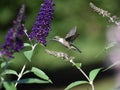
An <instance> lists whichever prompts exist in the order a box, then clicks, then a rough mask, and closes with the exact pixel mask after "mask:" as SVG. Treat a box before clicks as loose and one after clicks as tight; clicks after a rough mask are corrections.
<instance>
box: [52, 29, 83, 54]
mask: <svg viewBox="0 0 120 90" xmlns="http://www.w3.org/2000/svg"><path fill="white" fill-rule="evenodd" d="M78 36H79V34H77V33H76V27H74V28H72V29H71V30H70V31H69V32H68V34H67V35H66V36H65V38H62V37H60V36H55V37H54V38H53V39H52V40H54V41H57V42H59V43H61V44H62V45H64V46H65V47H66V48H68V49H73V50H77V51H79V52H80V53H81V50H79V49H78V48H77V47H76V46H75V45H74V44H73V41H74V40H75V39H76V38H77V37H78Z"/></svg>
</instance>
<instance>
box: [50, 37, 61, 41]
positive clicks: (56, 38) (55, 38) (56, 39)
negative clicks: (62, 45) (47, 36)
mask: <svg viewBox="0 0 120 90" xmlns="http://www.w3.org/2000/svg"><path fill="white" fill-rule="evenodd" d="M59 39H60V37H59V36H55V37H54V38H53V39H52V40H55V41H58V40H59Z"/></svg>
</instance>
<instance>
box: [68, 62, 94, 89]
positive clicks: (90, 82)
mask: <svg viewBox="0 0 120 90" xmlns="http://www.w3.org/2000/svg"><path fill="white" fill-rule="evenodd" d="M70 62H71V63H72V64H73V65H74V66H75V67H76V68H77V69H78V70H79V71H80V72H81V73H82V74H83V75H84V76H85V77H86V79H87V80H88V82H89V84H90V85H91V88H92V90H95V88H94V85H93V82H92V81H91V80H90V79H89V77H88V76H87V74H86V73H85V72H84V71H83V70H82V69H81V68H80V67H78V66H76V64H75V62H73V60H70Z"/></svg>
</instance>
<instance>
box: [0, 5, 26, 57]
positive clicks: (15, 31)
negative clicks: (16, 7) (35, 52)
mask: <svg viewBox="0 0 120 90" xmlns="http://www.w3.org/2000/svg"><path fill="white" fill-rule="evenodd" d="M24 11H25V6H24V5H22V7H21V9H20V11H19V13H18V16H17V18H16V20H15V21H14V22H13V24H14V25H13V27H12V28H11V29H10V30H9V31H8V34H7V36H6V40H5V42H4V44H3V45H2V46H1V48H2V50H1V52H0V56H6V57H8V58H13V53H15V52H19V51H20V50H21V49H23V47H24V45H23V42H22V40H21V37H23V35H25V33H24V20H25V18H24Z"/></svg>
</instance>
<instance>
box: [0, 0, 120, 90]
mask: <svg viewBox="0 0 120 90" xmlns="http://www.w3.org/2000/svg"><path fill="white" fill-rule="evenodd" d="M54 2H55V14H54V19H53V21H52V26H51V31H50V33H49V36H48V37H47V41H48V43H47V46H46V47H42V46H40V45H38V46H37V47H36V49H35V52H34V56H33V57H32V62H30V63H29V65H28V68H29V67H30V66H36V67H39V68H41V69H42V70H46V71H49V72H54V71H57V70H60V69H64V68H67V67H71V64H70V63H69V62H66V61H64V60H61V59H60V58H56V57H54V56H50V55H48V54H46V53H45V51H44V50H45V49H46V48H47V49H50V50H55V51H62V52H66V53H68V54H69V55H71V56H75V57H76V59H75V61H76V62H81V63H83V66H84V65H91V64H95V63H98V62H104V61H105V56H106V52H103V49H104V48H105V46H106V38H105V33H106V28H107V27H109V26H110V25H111V23H109V22H108V19H107V18H103V17H102V16H100V15H98V14H97V13H96V12H94V11H93V10H92V9H91V8H90V7H89V3H90V2H93V3H94V4H95V5H96V6H98V7H101V8H103V9H105V10H108V11H109V12H111V13H112V15H116V16H119V14H120V11H119V4H120V0H54ZM22 3H25V4H26V23H25V26H26V28H27V29H28V31H29V32H30V31H31V28H32V26H33V24H34V22H35V18H36V16H37V14H38V12H39V10H40V7H41V4H42V3H43V0H0V45H2V43H3V42H4V40H5V35H6V34H7V32H8V30H9V28H10V27H12V22H13V20H14V19H15V18H16V15H17V12H18V10H19V7H20V5H21V4H22ZM74 26H77V32H78V33H79V34H80V36H79V38H77V39H76V41H75V42H74V43H75V45H76V46H78V47H79V48H80V50H81V51H82V53H81V54H80V53H78V52H76V51H71V50H70V51H69V50H67V49H66V48H65V47H63V46H62V45H61V44H59V43H57V42H55V41H50V39H52V38H53V37H54V36H55V35H59V36H61V37H65V35H66V34H67V32H68V31H69V30H70V29H71V28H72V27H74ZM25 41H26V39H25ZM25 59H26V58H25V57H24V55H23V53H16V54H15V59H14V62H13V63H12V65H11V68H14V69H16V70H19V69H21V67H22V65H23V63H24V61H25ZM96 68H97V67H96ZM103 77H104V76H103ZM76 90H77V89H76ZM96 90H100V89H96ZM101 90H103V89H101ZM106 90H110V89H106Z"/></svg>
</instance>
